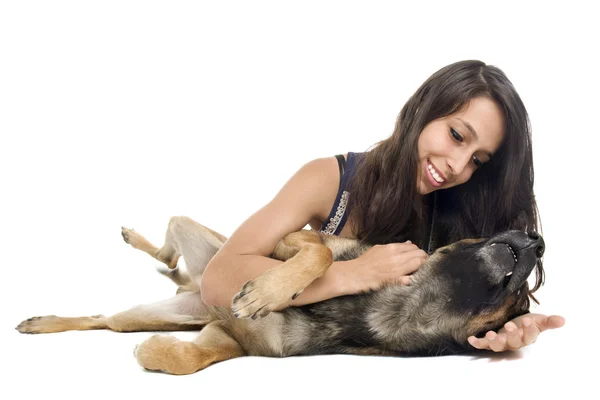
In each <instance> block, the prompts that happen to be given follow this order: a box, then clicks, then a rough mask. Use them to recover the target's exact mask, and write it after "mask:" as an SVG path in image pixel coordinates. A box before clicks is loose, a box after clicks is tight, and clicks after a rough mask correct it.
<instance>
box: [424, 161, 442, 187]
mask: <svg viewBox="0 0 600 400" xmlns="http://www.w3.org/2000/svg"><path fill="white" fill-rule="evenodd" d="M427 168H428V169H429V172H430V173H431V176H433V179H435V181H436V182H437V183H444V179H443V178H442V177H441V176H440V174H438V173H437V172H435V169H433V167H432V166H431V164H429V163H428V164H427Z"/></svg>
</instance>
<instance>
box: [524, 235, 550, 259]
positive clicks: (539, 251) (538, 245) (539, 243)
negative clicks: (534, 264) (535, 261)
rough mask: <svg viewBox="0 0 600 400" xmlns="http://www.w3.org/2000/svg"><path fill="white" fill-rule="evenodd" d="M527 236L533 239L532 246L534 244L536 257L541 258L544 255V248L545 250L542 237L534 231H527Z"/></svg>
mask: <svg viewBox="0 0 600 400" xmlns="http://www.w3.org/2000/svg"><path fill="white" fill-rule="evenodd" d="M527 236H529V239H531V240H532V241H533V246H535V255H536V256H537V257H538V258H541V257H542V256H543V255H544V250H546V246H545V244H544V239H543V238H542V236H541V235H540V234H539V233H537V232H535V231H530V232H527Z"/></svg>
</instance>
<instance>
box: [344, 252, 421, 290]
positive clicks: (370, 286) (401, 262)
mask: <svg viewBox="0 0 600 400" xmlns="http://www.w3.org/2000/svg"><path fill="white" fill-rule="evenodd" d="M425 260H427V253H426V252H424V251H423V250H420V249H419V248H418V247H417V246H415V245H414V244H412V243H411V242H410V241H407V242H405V243H391V244H385V245H375V246H373V247H371V248H370V249H369V250H367V251H366V252H364V253H363V254H362V255H361V256H360V257H358V258H356V259H355V260H352V262H353V266H354V267H353V268H349V269H348V272H349V275H348V278H347V279H346V281H347V282H348V286H349V287H350V289H349V290H348V292H350V293H359V292H363V291H368V290H375V289H378V288H380V287H381V286H382V285H384V284H386V283H401V284H404V285H410V283H411V278H410V276H409V274H411V273H413V272H414V271H416V270H417V269H418V268H419V267H420V266H421V265H422V264H423V262H424V261H425Z"/></svg>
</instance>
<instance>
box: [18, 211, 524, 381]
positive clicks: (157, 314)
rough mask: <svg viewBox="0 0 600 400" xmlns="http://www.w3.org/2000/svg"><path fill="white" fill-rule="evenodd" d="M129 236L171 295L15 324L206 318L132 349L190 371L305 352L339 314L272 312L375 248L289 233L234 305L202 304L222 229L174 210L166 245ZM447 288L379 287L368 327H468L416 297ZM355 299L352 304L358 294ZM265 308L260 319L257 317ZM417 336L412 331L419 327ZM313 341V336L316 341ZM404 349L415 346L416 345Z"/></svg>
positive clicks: (40, 326)
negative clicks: (189, 333)
mask: <svg viewBox="0 0 600 400" xmlns="http://www.w3.org/2000/svg"><path fill="white" fill-rule="evenodd" d="M122 235H123V238H124V240H125V241H126V242H127V243H129V244H130V245H131V246H132V247H134V248H136V249H139V250H141V251H144V252H146V253H147V254H149V255H150V256H152V257H154V258H155V259H157V260H159V261H161V262H163V263H165V264H166V265H167V267H168V268H169V269H167V270H165V271H161V273H163V274H164V275H165V276H167V277H169V278H170V279H171V280H173V282H175V283H176V284H177V285H178V286H179V287H178V291H177V294H176V295H175V296H174V297H171V298H169V299H166V300H162V301H159V302H156V303H152V304H146V305H139V306H136V307H133V308H131V309H129V310H127V311H124V312H121V313H118V314H115V315H113V316H110V317H104V316H102V315H96V316H92V317H79V318H63V317H57V316H54V315H52V316H46V317H34V318H30V319H28V320H26V321H23V322H22V323H21V324H19V326H18V327H17V329H18V330H19V331H20V332H22V333H51V332H62V331H66V330H88V329H111V330H114V331H119V332H131V331H167V330H169V331H173V330H189V329H200V328H202V327H204V328H203V329H202V331H201V332H200V334H199V335H198V337H197V338H196V339H195V340H193V341H191V342H186V341H180V340H178V339H176V338H174V337H172V336H168V335H154V336H152V337H150V338H149V339H147V340H146V341H144V342H143V343H141V344H140V345H139V346H137V347H136V349H135V351H134V354H135V357H136V359H137V361H138V363H139V364H140V365H141V366H142V367H144V368H147V369H150V370H157V371H164V372H168V373H171V374H177V375H180V374H189V373H193V372H196V371H198V370H201V369H203V368H206V367H207V366H209V365H211V364H213V363H216V362H219V361H223V360H227V359H231V358H235V357H240V356H243V355H262V356H275V357H284V356H288V355H294V354H308V353H309V352H310V351H311V349H314V348H316V347H315V346H317V345H315V343H323V341H321V342H319V341H320V340H322V339H321V338H319V337H318V336H319V335H322V337H323V338H331V337H334V336H336V335H338V334H341V330H340V326H339V325H336V323H335V321H326V322H323V321H321V322H320V323H319V325H315V324H316V322H315V321H313V319H312V318H313V316H310V315H299V314H298V313H297V312H296V311H294V310H292V311H290V312H287V313H286V312H281V313H270V311H272V310H274V309H277V308H278V307H280V306H282V305H286V304H288V303H289V301H290V300H291V299H292V298H293V297H294V296H295V295H297V294H299V293H301V292H302V291H303V290H304V289H305V288H306V287H307V286H308V285H310V284H311V282H313V281H314V280H315V279H317V278H318V277H320V276H321V275H323V273H325V271H326V270H327V268H329V266H330V265H331V264H332V262H333V259H334V256H336V257H337V255H340V254H343V255H346V256H349V257H357V256H358V255H360V253H361V252H364V251H365V250H366V249H368V246H367V245H364V244H360V243H359V242H358V241H355V240H350V239H343V238H332V237H328V236H322V235H320V234H318V233H316V232H311V231H300V232H295V233H292V234H289V235H287V236H286V237H285V238H284V239H283V240H282V241H281V242H280V243H279V244H278V245H277V247H276V249H275V251H274V253H273V255H272V256H273V257H274V258H278V259H281V260H283V261H284V262H283V263H282V264H280V265H279V266H277V267H275V268H273V269H271V270H269V271H267V272H265V273H263V274H262V275H261V276H259V277H258V278H256V279H254V280H252V281H249V282H247V283H246V284H245V285H244V286H243V288H242V289H241V291H240V292H239V293H238V294H237V295H236V296H235V297H234V299H233V307H232V309H233V311H232V309H228V308H219V307H210V306H207V305H205V304H204V303H203V302H202V295H201V293H200V284H199V283H200V279H201V278H202V273H203V272H204V269H205V267H206V264H207V263H208V261H209V260H210V259H211V258H212V257H213V256H214V254H215V253H216V252H217V251H218V249H219V248H220V247H221V246H222V244H223V242H224V241H225V240H226V238H225V237H224V236H223V235H221V234H218V233H216V232H215V231H213V230H211V229H209V228H207V227H205V226H203V225H201V224H199V223H197V222H195V221H193V220H191V219H190V218H187V217H173V218H171V220H170V221H169V225H168V228H167V233H166V236H165V243H164V245H163V246H162V247H161V248H158V247H156V246H154V245H152V244H151V243H150V242H149V241H148V240H146V239H145V238H144V237H143V236H142V235H140V234H139V233H137V232H135V231H134V230H132V229H128V228H122ZM477 241H479V240H477ZM325 244H326V245H327V246H326V245H325ZM451 248H452V247H450V246H449V247H447V249H451ZM350 253H351V254H350ZM349 254H350V255H349ZM180 256H182V257H184V260H185V265H186V270H185V271H184V270H181V269H180V267H178V266H177V260H178V258H179V257H180ZM443 257H444V255H443V253H442V252H438V253H436V254H434V255H432V257H430V259H429V261H428V263H434V262H436V260H437V261H439V260H441V259H443ZM421 271H423V272H422V275H423V278H425V279H426V277H427V276H428V272H427V271H428V268H426V267H422V268H421ZM418 281H419V278H416V277H415V282H418ZM444 285H447V283H445V284H444ZM440 289H442V287H441V286H437V287H436V286H435V285H433V286H426V285H425V286H424V288H423V289H422V290H415V291H413V292H414V295H413V294H411V295H406V296H405V299H406V304H405V305H404V306H403V307H405V309H402V310H399V309H398V308H397V307H396V305H394V303H393V302H394V301H395V299H396V297H395V296H396V294H397V292H398V291H406V288H403V287H401V286H400V287H389V288H387V289H385V290H382V291H381V292H380V293H378V296H379V297H378V300H377V301H378V303H377V307H375V308H374V309H373V310H371V311H370V313H369V317H370V319H367V320H366V321H371V322H372V326H368V327H366V328H367V329H369V331H370V332H373V333H374V334H375V336H381V337H383V338H384V337H393V336H397V337H398V338H402V337H404V336H403V335H406V334H408V333H411V332H409V331H408V330H410V329H412V330H415V329H417V330H418V332H416V333H417V336H418V335H424V334H428V333H429V332H434V331H436V330H437V329H439V328H440V327H441V326H442V325H444V324H445V326H448V324H451V325H452V326H454V325H456V326H457V327H464V324H465V323H467V321H465V320H461V319H458V318H455V319H456V320H455V319H452V318H450V317H444V318H442V316H441V315H440V313H441V312H442V308H441V307H438V306H436V305H435V304H429V305H427V306H426V307H423V308H419V305H418V300H419V298H418V296H421V295H423V293H425V292H426V291H432V292H433V291H437V292H438V293H439V290H440ZM424 291H425V292H424ZM413 292H411V293H413ZM425 294H426V293H425ZM515 298H517V296H515ZM348 301H351V300H348ZM514 303H515V302H514V301H513V304H514ZM351 305H352V306H355V305H356V303H352V304H351ZM390 305H391V307H390ZM327 307H330V308H331V309H332V310H334V314H332V315H340V316H341V315H342V314H343V313H344V311H342V309H339V310H338V309H337V308H336V307H341V306H340V305H339V304H338V303H335V302H333V303H330V304H328V305H327ZM508 309H509V306H507V307H506V308H503V309H501V310H500V311H498V312H495V313H493V315H482V316H478V317H476V318H474V319H472V320H471V321H469V322H468V324H470V325H469V327H470V329H471V330H473V332H478V331H481V330H482V328H485V327H487V326H488V325H489V324H490V323H496V322H497V321H498V320H501V319H504V318H506V316H507V313H508V312H509V311H508ZM346 310H347V309H346ZM234 312H235V314H237V317H236V316H234ZM346 313H347V311H346ZM243 317H245V318H243ZM249 317H252V319H249ZM258 317H263V318H261V319H259V320H253V319H254V318H258ZM411 318H418V320H419V321H421V322H420V323H419V324H417V325H414V324H413V325H407V328H402V327H401V326H400V324H401V322H402V321H403V320H410V319H411ZM490 321H491V322H490ZM371 322H369V323H371ZM315 327H317V328H316V330H315ZM457 332H458V330H457ZM457 335H460V332H459V333H457ZM311 337H312V339H311ZM412 337H415V336H414V332H413V336H412ZM310 340H313V342H312V343H310ZM458 340H460V338H459V339H458ZM400 342H402V340H400ZM405 348H407V349H408V350H410V347H406V346H405ZM315 351H317V350H315ZM339 351H340V352H345V353H350V354H365V355H366V354H369V355H392V354H396V351H391V350H389V351H388V349H386V348H378V347H374V346H372V345H365V346H346V345H344V346H342V347H339Z"/></svg>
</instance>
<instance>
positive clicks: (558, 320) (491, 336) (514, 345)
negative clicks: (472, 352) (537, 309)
mask: <svg viewBox="0 0 600 400" xmlns="http://www.w3.org/2000/svg"><path fill="white" fill-rule="evenodd" d="M564 324H565V319H564V318H563V317H561V316H559V315H551V316H546V315H542V314H524V315H521V316H520V317H517V318H515V319H513V320H512V321H508V322H507V323H506V324H504V327H503V328H501V329H500V330H499V331H498V333H496V332H494V331H488V332H487V333H486V334H485V337H483V338H480V339H479V338H476V337H475V336H470V337H469V338H468V341H469V343H470V344H471V346H473V347H475V348H476V349H480V350H492V351H495V352H500V351H507V350H518V349H520V348H521V347H525V346H528V345H530V344H532V343H534V342H535V341H536V339H537V337H538V336H539V334H540V333H542V332H544V331H545V330H547V329H555V328H560V327H561V326H563V325H564Z"/></svg>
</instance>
